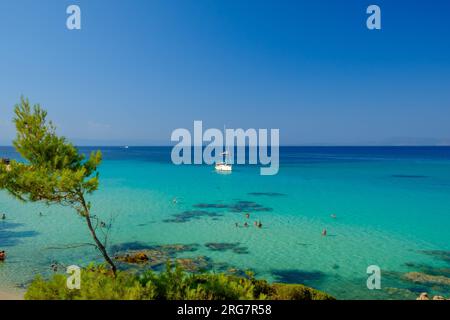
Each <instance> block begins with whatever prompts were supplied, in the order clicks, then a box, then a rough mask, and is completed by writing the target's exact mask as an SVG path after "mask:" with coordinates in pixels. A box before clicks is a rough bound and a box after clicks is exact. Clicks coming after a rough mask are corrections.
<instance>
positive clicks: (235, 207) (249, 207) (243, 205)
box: [194, 200, 273, 212]
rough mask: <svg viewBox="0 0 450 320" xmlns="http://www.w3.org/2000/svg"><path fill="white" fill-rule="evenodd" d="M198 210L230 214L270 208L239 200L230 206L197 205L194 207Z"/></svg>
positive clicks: (268, 209)
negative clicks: (211, 210) (219, 211)
mask: <svg viewBox="0 0 450 320" xmlns="http://www.w3.org/2000/svg"><path fill="white" fill-rule="evenodd" d="M194 208H198V209H228V210H229V211H231V212H247V211H250V212H251V211H259V212H262V211H272V210H273V209H272V208H268V207H264V206H262V205H260V204H259V203H256V202H253V201H245V200H240V201H237V202H236V203H231V204H215V203H198V204H195V205H194Z"/></svg>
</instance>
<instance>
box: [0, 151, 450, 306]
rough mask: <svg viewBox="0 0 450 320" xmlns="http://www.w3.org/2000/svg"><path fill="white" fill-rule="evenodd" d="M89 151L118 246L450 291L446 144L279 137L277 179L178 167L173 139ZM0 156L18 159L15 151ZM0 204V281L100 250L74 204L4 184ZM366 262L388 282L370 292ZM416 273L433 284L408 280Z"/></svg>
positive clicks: (339, 279) (332, 282) (351, 281)
mask: <svg viewBox="0 0 450 320" xmlns="http://www.w3.org/2000/svg"><path fill="white" fill-rule="evenodd" d="M93 149H100V150H102V152H103V155H104V162H103V163H102V165H101V167H100V173H101V176H100V178H101V182H100V189H99V191H98V192H97V193H96V194H95V195H94V196H93V197H92V198H91V201H92V204H93V213H94V214H96V215H98V216H99V217H101V219H102V220H104V221H107V222H108V223H109V221H110V218H112V222H111V225H112V228H111V234H110V237H109V248H110V250H111V251H112V252H115V251H118V250H125V249H133V248H137V249H138V248H145V247H149V246H157V245H165V244H192V245H193V246H192V247H191V250H189V251H185V252H178V253H177V256H178V257H197V256H205V257H207V259H208V261H209V263H210V266H209V267H210V268H211V269H212V270H216V271H221V270H222V271H223V270H224V269H229V268H238V269H240V270H246V269H251V270H253V271H254V272H255V274H256V276H257V277H259V278H265V279H268V280H270V281H281V282H295V283H305V284H307V285H310V286H312V287H315V288H318V289H321V290H324V291H326V292H328V293H330V294H333V295H335V296H336V297H337V298H340V299H411V298H415V297H416V296H417V295H418V294H419V293H420V292H422V291H427V292H430V293H434V294H441V295H446V296H449V295H450V285H449V282H448V281H445V279H447V280H448V278H449V277H450V148H449V147H283V148H281V150H280V163H281V164H280V171H279V173H278V174H277V175H275V176H261V175H260V174H259V167H258V166H250V165H249V166H244V165H240V166H235V168H234V171H233V173H232V174H229V175H223V174H217V173H216V172H214V169H213V168H212V167H211V166H207V165H181V166H175V165H173V164H172V163H171V161H170V151H171V149H170V148H169V147H130V148H129V149H125V148H119V147H117V148H116V147H99V148H80V151H81V152H89V151H91V150H93ZM0 156H2V157H10V158H18V155H17V154H16V153H15V152H14V151H13V149H12V148H9V147H1V148H0ZM174 198H176V199H177V201H176V203H174V201H173V199H174ZM247 212H249V213H250V219H247V218H246V217H245V213H247ZM0 213H5V214H6V220H4V221H1V220H0V250H6V251H7V254H8V259H7V260H6V261H5V262H3V263H0V289H2V288H12V287H21V286H26V285H27V283H29V281H30V280H31V279H32V278H33V277H34V276H35V275H36V274H46V275H48V274H51V273H52V270H51V268H50V265H51V264H52V263H55V262H57V263H59V264H62V265H72V264H78V265H85V264H87V263H88V262H90V261H95V260H96V259H98V257H99V255H98V252H96V251H95V250H94V249H93V248H92V247H90V246H78V244H82V243H86V242H89V241H90V237H89V234H88V231H87V229H86V226H85V224H84V221H83V220H82V219H81V218H79V217H77V216H76V214H75V213H74V212H73V211H72V210H70V209H68V208H61V207H57V206H51V207H46V206H45V205H42V204H24V203H21V202H19V201H17V200H15V199H13V198H12V197H11V196H10V195H8V194H7V193H5V192H3V191H1V192H0ZM40 213H42V215H41V214H40ZM332 214H334V215H336V217H335V218H333V217H331V215H332ZM255 220H260V221H261V222H262V224H263V227H262V228H261V229H259V228H256V227H255V226H254V225H253V222H254V221H255ZM245 221H248V222H249V225H250V226H249V227H248V228H245V227H243V223H244V222H245ZM236 222H237V223H239V225H240V227H236V225H235V223H236ZM323 229H326V230H327V233H328V235H327V236H326V237H324V236H322V235H321V233H322V230H323ZM211 243H213V245H211ZM206 244H209V245H208V246H206ZM68 245H69V246H72V247H73V248H71V249H63V247H65V246H68ZM369 265H378V266H379V267H380V268H381V276H382V278H381V285H382V289H381V290H368V289H367V286H366V280H367V274H366V268H367V267H368V266H369ZM408 272H422V273H426V274H427V275H431V276H432V280H430V281H429V282H424V281H419V282H414V281H412V280H411V279H410V280H408V278H407V276H406V275H405V274H406V273H408ZM436 276H443V277H447V278H443V277H440V278H437V277H436ZM436 279H440V280H439V281H438V280H436ZM443 279H444V280H443Z"/></svg>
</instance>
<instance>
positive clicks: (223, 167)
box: [215, 151, 233, 172]
mask: <svg viewBox="0 0 450 320" xmlns="http://www.w3.org/2000/svg"><path fill="white" fill-rule="evenodd" d="M220 155H221V156H223V162H217V163H216V165H215V169H216V171H225V172H231V171H232V170H233V166H232V165H231V164H229V163H228V162H227V158H228V155H229V153H228V151H225V152H222V153H221V154H220Z"/></svg>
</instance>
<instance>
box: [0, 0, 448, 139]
mask: <svg viewBox="0 0 450 320" xmlns="http://www.w3.org/2000/svg"><path fill="white" fill-rule="evenodd" d="M69 4H77V5H79V6H80V7H81V10H82V30H81V31H69V30H67V29H66V18H67V14H66V7H67V6H68V5H69ZM370 4H378V5H379V6H380V7H381V10H382V30H381V31H369V30H368V29H367V28H366V25H365V23H366V17H367V15H366V13H365V11H366V8H367V6H368V5H370ZM449 15H450V2H449V1H444V0H442V1H440V0H436V1H424V0H419V1H412V0H410V1H402V0H395V1H373V2H372V1H361V0H345V1H344V0H339V1H338V0H336V1H331V0H330V1H325V0H321V1H300V0H298V1H294V0H292V1H282V0H281V1H261V0H259V1H247V0H239V1H238V0H226V1H225V0H179V1H174V0H158V1H156V0H145V1H144V0H142V1H138V0H121V1H119V0H110V1H100V0H84V1H76V0H72V1H65V0H40V1H34V0H28V1H25V0H2V1H1V2H0V39H1V44H0V144H10V143H11V140H12V138H13V137H14V128H13V127H12V125H11V124H10V120H11V118H12V116H13V114H12V108H13V105H14V104H15V103H16V102H18V100H19V97H20V95H22V94H23V95H25V96H27V97H29V98H30V100H31V101H32V102H39V103H40V104H41V105H42V106H43V107H45V108H46V109H48V111H49V114H50V117H51V118H52V119H54V121H55V123H56V124H57V125H58V127H59V131H60V132H61V133H63V134H64V135H66V136H68V137H69V138H70V139H73V140H74V141H75V142H76V143H77V144H129V145H133V144H139V145H152V144H159V145H161V144H169V139H170V134H171V132H172V130H173V129H176V128H179V127H187V128H191V127H192V125H193V121H194V120H203V121H204V125H205V126H207V127H217V128H222V127H223V125H224V124H225V125H227V127H230V128H238V127H242V128H279V129H280V134H281V143H282V144H372V143H381V144H390V143H402V142H405V141H406V142H411V143H418V144H425V143H431V144H434V143H441V142H447V143H450V20H449Z"/></svg>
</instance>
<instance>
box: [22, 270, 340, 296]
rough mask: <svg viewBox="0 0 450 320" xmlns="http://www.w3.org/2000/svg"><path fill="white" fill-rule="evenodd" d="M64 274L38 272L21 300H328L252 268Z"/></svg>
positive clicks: (102, 271) (88, 271) (308, 289)
mask: <svg viewBox="0 0 450 320" xmlns="http://www.w3.org/2000/svg"><path fill="white" fill-rule="evenodd" d="M66 279H67V277H66V275H63V274H55V275H53V277H51V279H49V280H44V279H43V278H42V277H41V276H38V277H36V279H35V280H34V281H33V282H32V283H31V285H30V286H29V287H28V290H27V292H26V294H25V299H27V300H242V299H246V300H257V299H263V300H265V299H271V300H328V299H334V298H332V297H331V296H329V295H327V294H325V293H323V292H320V291H318V290H315V289H311V288H308V287H305V286H303V285H290V284H273V285H271V284H269V283H268V282H267V281H265V280H257V279H255V278H254V277H253V275H252V274H250V273H249V274H248V275H247V277H238V276H233V275H227V274H222V273H220V274H215V273H201V274H190V273H186V272H184V271H183V270H182V269H181V268H179V267H178V266H175V267H172V266H171V265H170V264H168V265H167V268H166V270H165V271H163V272H160V273H155V272H152V271H145V272H143V273H141V274H133V273H131V272H127V271H119V272H117V275H116V277H114V276H113V275H112V274H111V273H110V272H109V271H108V270H106V269H105V268H104V267H101V266H100V267H99V266H90V267H88V268H85V269H83V270H82V272H81V288H80V289H79V290H69V289H68V288H67V286H66Z"/></svg>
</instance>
